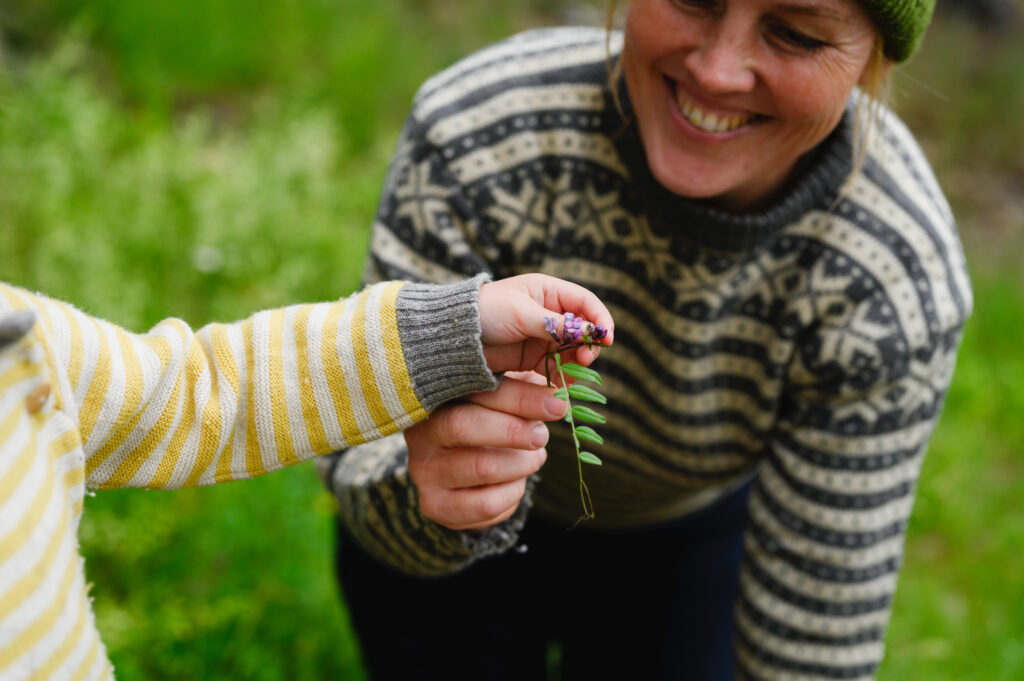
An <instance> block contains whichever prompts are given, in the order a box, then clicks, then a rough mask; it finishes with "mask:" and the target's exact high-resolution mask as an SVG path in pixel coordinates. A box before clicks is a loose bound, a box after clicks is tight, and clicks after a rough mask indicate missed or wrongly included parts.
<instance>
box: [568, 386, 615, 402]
mask: <svg viewBox="0 0 1024 681" xmlns="http://www.w3.org/2000/svg"><path fill="white" fill-rule="evenodd" d="M569 394H570V395H572V396H573V397H575V398H576V399H577V400H586V401H587V402H597V403H599V404H607V403H608V400H607V399H606V398H605V396H604V395H602V394H601V393H599V392H597V391H596V390H594V389H593V388H588V387H587V386H585V385H579V384H576V385H570V386H569Z"/></svg>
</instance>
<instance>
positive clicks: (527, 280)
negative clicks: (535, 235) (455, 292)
mask: <svg viewBox="0 0 1024 681" xmlns="http://www.w3.org/2000/svg"><path fill="white" fill-rule="evenodd" d="M566 312H572V313H573V314H574V315H576V316H579V317H583V318H584V319H586V320H588V321H590V322H593V323H594V324H600V325H601V326H602V327H604V328H605V329H606V330H607V331H608V335H607V336H606V337H605V338H604V339H603V340H602V341H601V342H602V344H603V345H610V344H611V342H612V335H613V333H612V330H613V328H614V322H613V321H612V316H611V313H609V312H608V308H606V307H605V306H604V303H602V302H601V301H600V300H599V299H598V298H597V296H595V295H594V294H593V293H591V292H590V291H588V290H587V289H585V288H583V287H582V286H578V285H577V284H572V283H569V282H567V281H563V280H561V279H556V278H555V277H549V276H547V275H545V274H522V275H519V276H517V277H510V278H508V279H502V280H499V281H493V282H490V283H487V284H484V285H483V286H481V287H480V327H481V331H482V333H481V341H482V342H483V346H484V357H485V358H486V359H487V366H488V367H490V369H491V371H494V372H500V371H529V370H533V369H538V368H542V367H543V361H544V355H545V353H547V352H548V350H549V349H550V347H551V343H552V340H551V336H549V335H548V333H547V331H545V329H544V317H561V316H562V315H564V314H565V313H566ZM598 351H599V350H598V348H597V347H595V348H593V349H590V348H587V347H581V348H577V349H576V351H575V357H572V356H565V359H566V361H575V362H578V363H579V364H582V365H584V366H587V365H589V364H590V363H591V362H593V361H594V359H595V358H596V357H597V354H598Z"/></svg>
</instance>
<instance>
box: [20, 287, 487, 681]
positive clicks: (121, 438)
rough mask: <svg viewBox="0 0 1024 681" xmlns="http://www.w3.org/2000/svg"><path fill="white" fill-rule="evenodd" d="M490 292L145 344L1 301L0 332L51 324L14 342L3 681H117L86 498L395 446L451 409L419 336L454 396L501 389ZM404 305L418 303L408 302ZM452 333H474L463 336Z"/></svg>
mask: <svg viewBox="0 0 1024 681" xmlns="http://www.w3.org/2000/svg"><path fill="white" fill-rule="evenodd" d="M479 284H480V281H479V280H477V281H470V282H467V283H466V284H462V285H460V286H457V287H447V288H445V289H438V288H437V287H432V288H430V289H429V290H428V289H427V287H424V286H421V285H412V286H407V285H405V284H403V283H402V282H391V283H384V284H380V285H378V286H373V287H370V288H367V289H365V290H364V291H363V292H362V293H360V294H359V295H356V296H352V297H351V298H349V299H347V300H344V301H340V302H336V303H326V304H316V305H297V306H293V307H288V308H284V309H278V310H272V311H267V312H261V313H258V314H256V315H254V316H253V317H250V318H249V319H247V320H245V321H242V322H238V323H234V324H211V325H209V326H206V327H203V328H202V329H200V330H199V331H198V332H194V331H193V330H192V329H190V328H189V327H188V326H187V325H186V324H185V323H184V322H181V321H180V320H176V319H170V320H167V321H164V322H162V323H160V324H158V325H157V326H156V327H154V328H153V329H152V330H151V331H149V332H148V333H146V334H144V335H134V334H131V333H128V332H126V331H124V330H123V329H121V328H119V327H117V326H115V325H113V324H110V323H107V322H103V321H100V320H97V319H95V318H93V317H90V316H88V315H85V314H83V313H82V312H80V311H78V310H76V309H75V308H73V307H71V306H70V305H67V304H64V303H60V302H56V301H53V300H50V299H47V298H44V297H42V296H39V295H34V294H31V293H28V292H26V291H24V290H20V289H17V288H13V287H11V286H8V285H6V284H0V322H3V321H4V319H5V318H7V319H19V317H17V316H15V315H12V314H11V313H12V311H15V310H29V311H31V312H32V313H33V314H34V316H35V319H36V323H35V326H34V327H32V331H31V332H29V333H27V334H25V335H24V336H21V337H20V338H19V339H18V340H15V341H4V342H0V678H3V679H4V680H5V681H17V680H18V679H28V678H32V679H98V678H110V677H111V676H112V668H111V665H110V663H109V662H108V661H107V656H106V653H105V651H104V648H103V645H102V643H101V642H100V639H99V634H98V632H97V630H96V627H95V623H94V617H93V613H92V609H91V606H90V602H89V599H88V598H87V585H86V581H85V575H84V571H83V565H82V558H81V556H80V555H79V553H78V542H77V527H78V522H79V519H80V517H81V514H82V500H83V497H84V495H85V490H86V488H87V487H93V488H112V487H125V486H131V487H147V488H160V489H169V488H177V487H184V486H189V485H205V484H210V483H214V482H222V481H225V480H241V479H245V478H250V477H253V476H256V475H261V474H263V473H266V472H269V471H273V470H277V469H279V468H281V467H283V466H286V465H290V464H293V463H297V462H299V461H302V460H305V459H309V458H311V457H313V456H314V455H318V454H325V453H328V452H331V451H334V450H337V449H341V448H344V447H348V446H350V445H353V444H357V443H362V442H367V441H369V440H372V439H375V438H379V437H382V436H384V435H389V434H392V433H396V432H398V431H399V430H400V429H402V428H405V427H407V426H409V425H411V424H412V423H414V422H415V421H417V420H421V419H423V418H425V417H426V415H427V410H428V408H433V407H435V406H437V401H436V400H429V401H428V400H421V399H420V397H419V395H423V394H427V395H432V394H436V393H439V392H443V391H439V390H438V388H437V387H436V386H435V385H434V384H435V383H437V382H438V379H437V378H436V377H435V378H433V379H431V378H429V377H428V378H427V379H424V378H423V377H422V376H418V375H411V374H410V370H409V366H408V365H407V363H406V352H405V349H404V348H403V342H402V341H403V334H405V333H407V332H409V330H410V329H412V330H413V331H415V330H416V329H419V328H422V327H424V326H426V327H428V328H434V329H435V330H436V335H437V338H436V339H435V340H436V341H437V342H439V343H440V344H441V345H444V346H446V350H445V351H446V352H448V353H451V355H452V356H454V357H456V359H455V360H453V361H454V363H455V364H456V365H458V366H460V367H461V369H462V371H461V374H460V376H459V378H460V379H461V380H455V379H453V378H451V377H450V376H449V377H447V379H446V381H445V382H446V383H447V384H448V385H447V388H446V390H447V394H463V393H465V392H469V391H472V390H479V389H481V388H482V387H492V386H493V377H491V375H490V372H489V371H487V369H486V367H485V366H484V364H483V357H482V351H481V349H480V345H479V340H478V339H479V318H478V315H476V314H475V312H474V310H475V305H476V293H477V290H478V288H479ZM403 287H404V288H403ZM405 288H408V289H412V290H415V291H418V295H417V296H415V297H413V298H411V299H409V300H405V298H404V290H405ZM449 316H455V317H457V318H459V319H461V320H468V323H467V322H465V321H460V322H459V324H461V327H460V328H459V329H456V331H455V332H451V328H450V327H449V326H448V325H446V322H445V319H446V318H447V317H449ZM462 327H465V328H462ZM0 341H3V339H2V338H0ZM427 349H429V350H431V351H432V352H433V356H434V364H437V362H438V361H439V356H440V355H439V353H438V349H437V348H434V347H431V348H427ZM410 352H412V354H416V353H420V354H422V351H421V349H419V348H410ZM460 353H461V355H464V357H462V358H461V359H460ZM474 358H477V360H478V361H476V362H475V363H474V361H473V359H474ZM420 363H422V360H420ZM168 501H169V502H172V500H170V499H169V500H168Z"/></svg>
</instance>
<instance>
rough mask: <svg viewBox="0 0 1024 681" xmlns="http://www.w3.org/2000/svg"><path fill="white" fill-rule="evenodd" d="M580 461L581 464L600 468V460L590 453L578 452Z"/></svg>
mask: <svg viewBox="0 0 1024 681" xmlns="http://www.w3.org/2000/svg"><path fill="white" fill-rule="evenodd" d="M580 461H582V462H583V463H592V464H594V465H595V466H601V465H602V464H601V459H599V458H597V457H596V456H594V455H593V454H591V453H590V452H580Z"/></svg>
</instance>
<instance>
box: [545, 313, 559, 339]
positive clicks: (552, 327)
mask: <svg viewBox="0 0 1024 681" xmlns="http://www.w3.org/2000/svg"><path fill="white" fill-rule="evenodd" d="M544 330H545V331H547V332H548V335H549V336H551V337H552V338H554V339H555V342H556V343H558V342H559V338H558V319H556V318H555V317H545V318H544Z"/></svg>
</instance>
